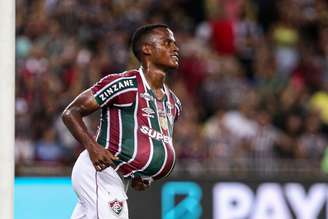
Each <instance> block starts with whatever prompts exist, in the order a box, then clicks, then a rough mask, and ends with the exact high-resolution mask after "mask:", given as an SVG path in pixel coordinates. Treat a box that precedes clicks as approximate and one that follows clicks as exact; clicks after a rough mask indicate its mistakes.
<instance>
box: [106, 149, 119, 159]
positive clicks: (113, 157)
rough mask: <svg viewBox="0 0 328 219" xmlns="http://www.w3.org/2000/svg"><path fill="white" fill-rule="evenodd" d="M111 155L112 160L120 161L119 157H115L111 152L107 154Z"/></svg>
mask: <svg viewBox="0 0 328 219" xmlns="http://www.w3.org/2000/svg"><path fill="white" fill-rule="evenodd" d="M107 154H108V155H109V159H110V160H118V157H116V156H114V155H113V154H112V153H111V152H110V151H108V153H107Z"/></svg>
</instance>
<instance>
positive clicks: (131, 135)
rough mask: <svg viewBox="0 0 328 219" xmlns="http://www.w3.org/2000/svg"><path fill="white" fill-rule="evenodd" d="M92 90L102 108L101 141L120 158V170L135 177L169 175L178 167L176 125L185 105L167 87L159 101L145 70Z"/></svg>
mask: <svg viewBox="0 0 328 219" xmlns="http://www.w3.org/2000/svg"><path fill="white" fill-rule="evenodd" d="M91 91H92V93H93V95H94V97H95V100H96V101H97V103H98V104H99V105H100V106H101V119H100V125H99V129H98V133H97V138H96V140H97V142H98V143H99V144H100V145H102V146H103V147H105V148H107V149H108V150H109V151H110V152H112V153H113V154H114V155H115V156H117V157H118V158H119V159H118V161H114V162H115V164H116V171H119V172H120V173H121V174H122V175H123V176H124V177H128V176H131V175H134V176H144V177H152V178H153V179H154V180H157V179H160V178H162V177H165V176H168V175H169V174H170V172H171V171H172V169H173V167H174V164H175V151H174V148H173V143H172V137H173V124H174V122H175V121H176V119H177V118H178V117H179V115H180V113H181V103H180V101H179V99H178V98H177V97H176V96H175V95H174V93H173V92H172V91H171V90H170V89H168V88H167V87H166V86H165V85H164V91H165V96H164V98H163V99H162V100H158V99H156V97H155V95H154V93H153V92H152V90H151V89H150V86H149V84H148V83H147V81H146V79H145V76H144V73H143V71H142V68H140V69H139V70H131V71H126V72H123V73H120V74H110V75H107V76H106V77H104V78H102V79H101V80H100V81H99V82H97V83H96V84H95V85H94V86H92V87H91Z"/></svg>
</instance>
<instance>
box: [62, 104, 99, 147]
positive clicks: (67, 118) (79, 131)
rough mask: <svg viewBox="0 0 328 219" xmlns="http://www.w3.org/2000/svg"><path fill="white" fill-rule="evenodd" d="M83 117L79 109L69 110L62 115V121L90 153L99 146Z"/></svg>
mask: <svg viewBox="0 0 328 219" xmlns="http://www.w3.org/2000/svg"><path fill="white" fill-rule="evenodd" d="M82 118H83V116H82V115H81V113H80V112H79V110H78V109H74V107H72V108H68V109H66V110H65V111H64V112H63V114H62V120H63V122H64V124H65V125H66V127H67V128H68V130H69V131H70V132H71V134H72V135H73V136H74V138H75V139H76V140H77V141H78V142H79V143H80V144H81V145H83V146H84V147H85V148H86V149H87V150H88V151H89V152H90V151H92V150H94V148H95V147H97V144H96V142H95V140H94V138H93V137H92V135H91V134H90V133H89V131H88V128H87V126H86V125H85V123H84V121H83V119H82Z"/></svg>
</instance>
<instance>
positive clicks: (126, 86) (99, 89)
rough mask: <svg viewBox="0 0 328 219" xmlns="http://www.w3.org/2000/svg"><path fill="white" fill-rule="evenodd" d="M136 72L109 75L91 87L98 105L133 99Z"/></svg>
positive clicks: (135, 89)
mask: <svg viewBox="0 0 328 219" xmlns="http://www.w3.org/2000/svg"><path fill="white" fill-rule="evenodd" d="M137 74H138V72H137V71H134V70H131V71H126V72H122V73H116V74H109V75H107V76H105V77H103V78H102V79H101V80H100V81H98V82H97V83H96V84H95V85H94V86H92V87H91V91H92V93H93V95H94V96H95V98H96V100H97V102H98V104H99V105H101V106H103V105H106V104H107V103H108V102H109V101H111V102H117V101H119V102H120V100H122V99H123V100H127V99H131V100H132V99H133V97H134V93H135V92H136V91H137V89H138V88H137V87H138V84H137V80H136V75H137Z"/></svg>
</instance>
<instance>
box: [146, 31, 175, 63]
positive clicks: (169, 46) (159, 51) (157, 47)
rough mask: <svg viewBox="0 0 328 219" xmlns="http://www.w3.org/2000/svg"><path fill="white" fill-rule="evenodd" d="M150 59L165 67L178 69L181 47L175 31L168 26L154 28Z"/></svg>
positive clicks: (151, 38)
mask: <svg viewBox="0 0 328 219" xmlns="http://www.w3.org/2000/svg"><path fill="white" fill-rule="evenodd" d="M148 42H149V46H150V52H149V61H150V62H151V63H152V64H154V65H156V66H158V67H161V68H164V69H176V68H178V66H179V48H178V47H177V44H176V41H175V38H174V35H173V32H172V31H171V30H170V29H168V28H157V29H154V30H153V32H152V34H151V36H150V38H149V41H148Z"/></svg>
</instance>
